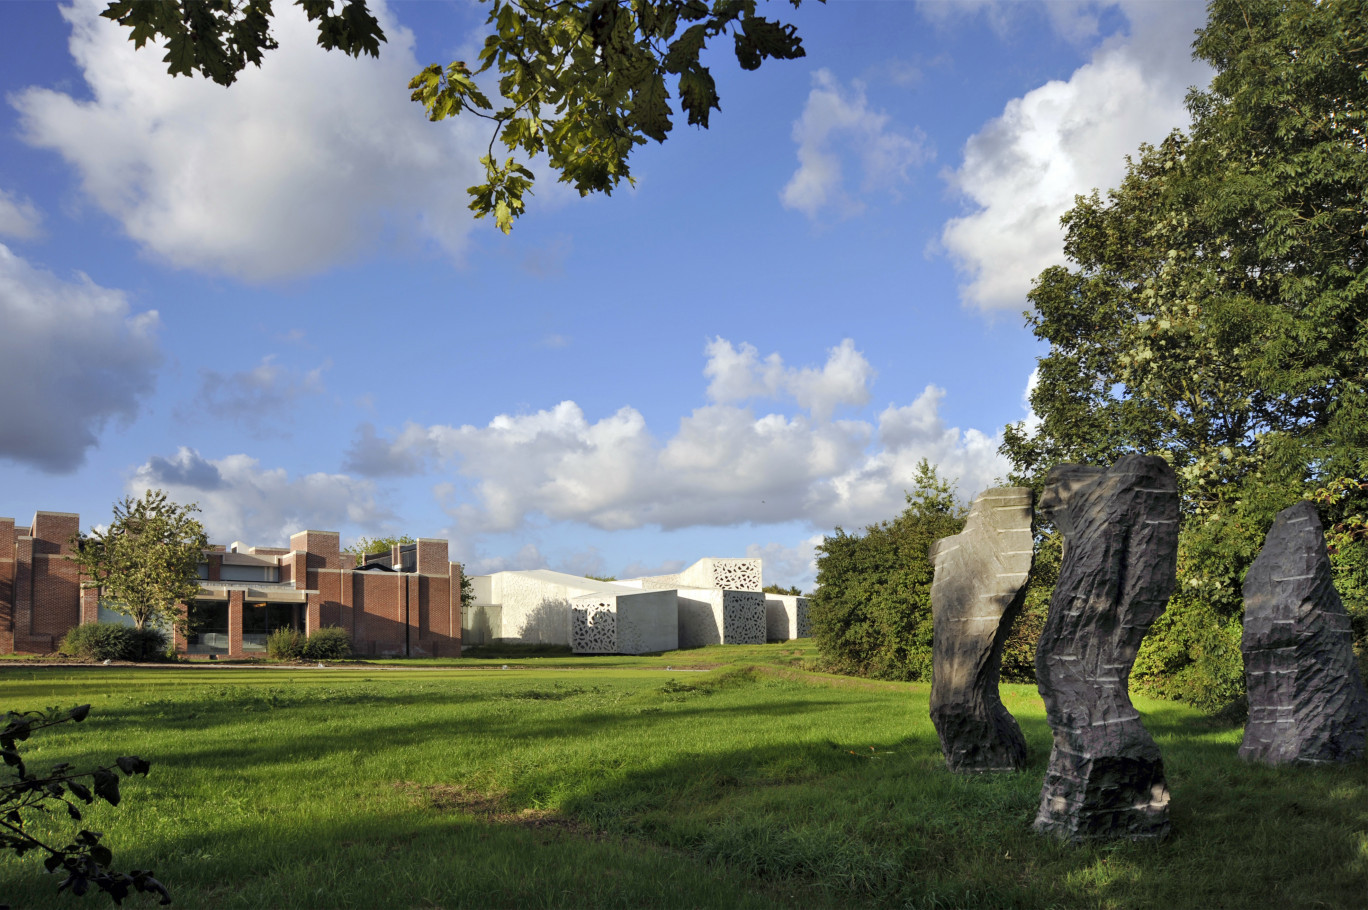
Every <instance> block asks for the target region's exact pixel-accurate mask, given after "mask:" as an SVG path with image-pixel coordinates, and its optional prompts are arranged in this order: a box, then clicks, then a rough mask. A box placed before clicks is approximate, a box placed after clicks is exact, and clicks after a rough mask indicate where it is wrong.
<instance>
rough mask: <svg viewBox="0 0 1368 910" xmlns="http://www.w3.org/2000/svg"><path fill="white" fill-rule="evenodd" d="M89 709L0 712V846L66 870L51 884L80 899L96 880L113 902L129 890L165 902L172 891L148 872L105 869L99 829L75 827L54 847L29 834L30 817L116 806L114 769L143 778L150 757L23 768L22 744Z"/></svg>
mask: <svg viewBox="0 0 1368 910" xmlns="http://www.w3.org/2000/svg"><path fill="white" fill-rule="evenodd" d="M89 713H90V705H80V706H78V707H75V708H71V709H68V710H65V711H63V710H59V709H57V708H50V709H48V710H47V711H18V712H15V711H7V712H5V714H4V715H3V716H0V758H3V759H4V763H5V765H6V767H7V768H8V769H9V777H8V779H7V780H4V781H3V782H0V850H8V851H12V852H13V853H14V854H15V855H16V856H23V855H25V854H27V853H30V852H32V853H37V854H41V855H42V856H43V866H44V867H45V868H46V869H47V871H48V872H50V873H56V872H62V873H65V878H63V879H62V881H61V883H60V884H58V886H57V890H58V891H59V892H60V891H66V890H68V889H70V891H71V893H72V894H75V895H76V896H78V897H80V896H82V895H84V894H86V893H87V892H88V891H89V890H90V887H91V886H92V885H94V886H95V887H96V888H97V889H99V890H100V891H103V892H105V893H106V894H108V895H109V896H110V898H111V899H112V900H113V901H114V903H116V904H120V903H122V902H123V899H124V898H125V897H127V896H128V895H129V894H130V893H131V892H134V891H137V892H142V893H148V894H156V895H159V896H160V897H161V903H162V904H169V903H171V895H170V894H168V893H167V890H166V888H165V887H164V886H163V885H162V883H161V882H159V881H157V879H156V878H155V877H154V876H153V873H152V872H150V871H145V870H141V869H135V870H134V871H133V872H129V873H125V872H116V871H114V870H112V869H111V868H110V867H111V865H112V864H113V862H114V856H113V854H112V853H111V852H110V850H109V848H108V847H106V846H105V845H104V844H102V843H100V839H101V838H102V837H103V835H102V834H100V833H99V832H96V831H90V830H88V829H81V830H79V831H77V832H76V833H75V834H74V835H72V837H71V842H70V843H68V844H66V845H65V846H60V847H59V846H55V845H54V844H50V843H48V842H47V841H45V840H43V839H42V838H40V837H39V836H37V835H35V834H34V832H33V830H32V828H31V826H30V825H29V822H30V821H31V820H32V819H33V818H34V817H35V816H37V815H48V816H51V815H53V814H54V810H58V809H60V811H61V812H63V813H64V814H65V815H66V816H67V817H68V818H69V819H70V820H71V821H73V822H78V823H79V822H80V821H82V818H83V816H82V812H81V807H82V806H89V805H91V804H92V803H94V802H96V801H97V800H103V801H104V802H107V803H109V804H110V805H111V806H117V805H118V804H119V802H120V799H121V794H120V792H119V774H120V773H121V774H123V775H124V776H125V777H132V776H133V775H134V774H141V775H143V776H144V777H146V776H147V772H148V770H149V769H150V767H151V765H150V763H148V762H147V761H144V760H143V759H141V758H139V757H137V756H136V755H126V756H123V757H120V758H117V759H115V760H114V764H112V765H109V766H106V767H99V768H95V769H93V770H90V771H77V770H76V769H75V768H73V767H72V766H71V765H70V764H68V763H66V762H59V763H57V764H54V765H52V766H51V767H50V768H48V769H46V770H45V771H42V772H35V771H33V770H31V769H30V768H29V766H28V765H27V764H26V763H25V761H24V758H23V756H22V755H21V754H20V751H19V750H20V745H19V744H20V743H22V742H25V741H26V740H28V739H29V737H30V736H32V735H33V734H34V733H38V732H40V731H42V730H45V729H47V728H49V727H54V726H56V725H58V724H64V723H67V722H72V723H80V722H81V721H83V720H85V719H86V716H87V715H89Z"/></svg>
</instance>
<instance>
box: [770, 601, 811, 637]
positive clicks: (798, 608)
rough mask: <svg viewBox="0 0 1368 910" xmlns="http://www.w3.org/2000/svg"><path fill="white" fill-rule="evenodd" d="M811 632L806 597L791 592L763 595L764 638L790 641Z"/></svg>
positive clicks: (806, 635)
mask: <svg viewBox="0 0 1368 910" xmlns="http://www.w3.org/2000/svg"><path fill="white" fill-rule="evenodd" d="M811 634H812V626H811V625H810V624H809V623H808V599H807V598H806V597H799V596H797V595H793V594H766V595H765V638H766V639H768V640H769V641H792V640H793V639H795V638H807V637H808V636H809V635H811Z"/></svg>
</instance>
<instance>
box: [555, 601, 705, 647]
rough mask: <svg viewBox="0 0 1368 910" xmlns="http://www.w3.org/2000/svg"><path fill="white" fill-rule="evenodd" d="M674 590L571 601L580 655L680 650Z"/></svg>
mask: <svg viewBox="0 0 1368 910" xmlns="http://www.w3.org/2000/svg"><path fill="white" fill-rule="evenodd" d="M677 611H678V601H677V599H676V598H675V596H674V592H673V591H637V592H633V593H617V594H588V595H585V596H582V597H576V598H574V599H573V600H571V602H570V647H571V648H573V649H574V651H575V653H576V654H650V653H655V652H658V651H673V650H674V649H675V648H677V647H679V617H678V612H677Z"/></svg>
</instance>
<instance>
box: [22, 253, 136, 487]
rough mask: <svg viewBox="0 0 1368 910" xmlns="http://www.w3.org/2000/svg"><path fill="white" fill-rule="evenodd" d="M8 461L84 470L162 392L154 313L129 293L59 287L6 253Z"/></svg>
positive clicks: (81, 282) (80, 285)
mask: <svg viewBox="0 0 1368 910" xmlns="http://www.w3.org/2000/svg"><path fill="white" fill-rule="evenodd" d="M0 327H2V328H0V389H4V390H5V394H4V395H3V396H0V458H6V459H9V460H11V461H16V462H20V463H22V464H27V465H31V466H33V467H36V468H38V469H40V470H43V471H51V472H55V473H66V472H69V471H74V470H75V469H76V468H78V467H80V465H81V464H82V462H83V461H84V460H85V455H86V452H87V450H89V449H90V448H91V447H93V446H95V445H96V444H97V443H98V441H99V435H100V433H101V431H102V430H103V429H104V427H105V425H106V424H107V423H109V421H111V420H114V421H117V422H122V423H127V422H130V421H132V420H133V418H134V417H135V416H136V415H137V413H138V405H139V402H140V401H141V399H142V398H144V397H145V396H146V395H148V394H150V393H151V391H152V388H153V386H154V384H155V379H156V371H157V367H158V366H159V365H160V364H161V361H162V355H161V349H160V347H159V345H158V343H157V330H158V329H159V327H160V320H159V319H158V316H157V312H156V311H155V310H149V311H146V312H143V313H131V312H130V311H129V306H128V301H127V299H126V298H125V296H124V294H123V293H122V292H121V291H116V290H110V289H109V288H103V287H100V286H99V285H97V284H96V283H95V282H93V281H91V280H90V279H89V278H88V277H87V276H85V275H82V274H77V275H76V276H75V278H74V280H71V281H67V280H63V279H61V278H58V277H57V276H56V275H54V274H52V273H51V272H48V271H45V270H43V269H39V268H36V267H34V266H32V265H30V264H29V263H28V262H26V261H25V260H24V259H22V258H21V257H19V256H17V255H16V254H15V253H13V252H12V251H11V250H10V249H9V248H8V247H6V246H5V245H4V244H0Z"/></svg>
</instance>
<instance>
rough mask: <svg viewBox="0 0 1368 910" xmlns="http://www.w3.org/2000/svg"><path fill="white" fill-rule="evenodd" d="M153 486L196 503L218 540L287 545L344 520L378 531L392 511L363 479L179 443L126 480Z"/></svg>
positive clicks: (133, 485) (141, 487)
mask: <svg viewBox="0 0 1368 910" xmlns="http://www.w3.org/2000/svg"><path fill="white" fill-rule="evenodd" d="M151 489H160V490H165V491H166V492H167V493H168V494H170V496H171V498H172V499H174V500H176V501H177V502H187V503H188V502H196V503H198V504H199V507H200V509H201V510H202V513H203V514H202V515H201V516H200V520H201V521H203V522H204V527H205V529H206V530H207V531H208V532H209V538H210V540H212V541H214V542H216V543H228V542H230V541H234V540H242V541H245V542H247V543H249V544H252V545H254V546H285V545H286V544H288V543H289V539H290V535H291V534H294V533H296V532H299V531H304V530H319V531H337V530H340V529H341V528H342V527H344V526H359V527H361V528H362V529H365V530H368V531H370V532H371V533H378V532H380V531H381V530H382V526H383V525H384V524H385V523H386V522H389V521H391V520H392V519H393V518H394V515H393V513H392V512H391V511H390V510H389V508H387V507H386V506H384V505H382V504H381V502H380V501H379V499H378V497H377V494H376V491H375V486H374V484H373V483H371V482H370V481H368V480H358V479H356V478H353V477H348V476H347V475H345V474H324V473H317V474H305V475H301V476H296V477H291V476H289V474H288V473H287V472H286V471H285V470H284V469H283V468H262V467H261V464H260V462H258V461H257V459H255V458H252V457H250V456H247V455H228V456H226V457H224V458H218V459H209V458H205V457H203V456H202V455H200V453H199V452H197V451H195V450H194V449H190V448H185V447H181V448H180V449H179V450H178V451H177V452H176V454H175V455H172V456H171V457H169V458H163V457H161V456H153V457H152V458H150V459H148V460H147V461H146V462H145V463H144V464H143V465H142V466H140V467H139V468H138V469H137V470H136V471H135V472H134V474H133V477H132V478H131V479H130V480H129V482H128V492H129V493H131V494H133V495H135V496H140V495H142V493H143V492H144V491H145V490H151Z"/></svg>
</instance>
